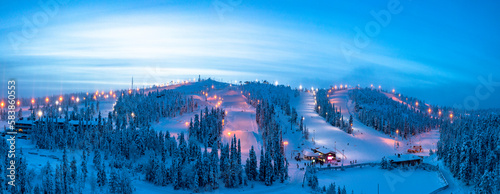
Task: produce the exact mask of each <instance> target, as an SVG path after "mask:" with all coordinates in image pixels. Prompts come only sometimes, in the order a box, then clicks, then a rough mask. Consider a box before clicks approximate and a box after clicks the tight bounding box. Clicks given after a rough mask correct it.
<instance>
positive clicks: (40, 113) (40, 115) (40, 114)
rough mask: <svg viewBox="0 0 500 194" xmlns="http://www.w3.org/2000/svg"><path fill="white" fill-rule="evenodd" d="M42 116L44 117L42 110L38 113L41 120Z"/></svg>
mask: <svg viewBox="0 0 500 194" xmlns="http://www.w3.org/2000/svg"><path fill="white" fill-rule="evenodd" d="M42 115H43V113H42V111H41V110H39V111H38V117H40V118H41V117H42Z"/></svg>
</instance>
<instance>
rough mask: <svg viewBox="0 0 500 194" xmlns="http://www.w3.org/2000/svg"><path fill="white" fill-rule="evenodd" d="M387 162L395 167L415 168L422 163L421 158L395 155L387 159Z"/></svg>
mask: <svg viewBox="0 0 500 194" xmlns="http://www.w3.org/2000/svg"><path fill="white" fill-rule="evenodd" d="M387 161H389V163H390V164H391V165H392V164H393V165H396V166H415V165H418V164H420V163H422V158H420V157H418V156H415V155H413V154H396V155H394V156H389V157H387Z"/></svg>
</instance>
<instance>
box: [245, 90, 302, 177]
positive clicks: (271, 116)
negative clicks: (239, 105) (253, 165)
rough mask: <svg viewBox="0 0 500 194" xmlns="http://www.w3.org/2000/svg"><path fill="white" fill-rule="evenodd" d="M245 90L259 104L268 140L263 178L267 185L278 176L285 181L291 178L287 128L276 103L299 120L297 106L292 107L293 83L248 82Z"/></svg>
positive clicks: (258, 118)
mask: <svg viewBox="0 0 500 194" xmlns="http://www.w3.org/2000/svg"><path fill="white" fill-rule="evenodd" d="M243 92H244V93H245V96H246V97H247V99H248V101H249V103H250V104H252V105H254V106H255V107H256V118H255V119H256V122H257V124H258V125H259V132H260V133H261V134H262V140H263V142H264V143H263V144H264V148H265V150H263V149H262V150H261V160H260V168H259V179H260V180H261V181H264V182H265V184H266V185H271V184H272V183H273V181H275V180H279V181H280V182H284V181H285V180H286V179H287V178H288V162H287V161H286V157H285V153H284V145H283V129H282V126H281V125H280V123H279V121H277V120H276V119H277V114H276V110H275V107H277V108H280V110H281V111H283V112H284V113H285V115H287V116H292V115H295V116H293V117H291V118H290V119H289V122H290V123H297V116H296V115H297V113H296V112H294V113H293V114H292V111H294V110H295V109H292V108H291V107H290V95H292V94H294V91H292V90H291V89H290V87H285V86H275V85H271V84H266V83H258V82H252V83H249V84H245V85H244V88H243ZM277 94H281V95H277ZM264 151H265V152H264ZM263 166H264V168H262V167H263Z"/></svg>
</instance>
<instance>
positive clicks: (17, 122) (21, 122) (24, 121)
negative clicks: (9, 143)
mask: <svg viewBox="0 0 500 194" xmlns="http://www.w3.org/2000/svg"><path fill="white" fill-rule="evenodd" d="M16 124H33V120H27V119H23V120H18V121H16Z"/></svg>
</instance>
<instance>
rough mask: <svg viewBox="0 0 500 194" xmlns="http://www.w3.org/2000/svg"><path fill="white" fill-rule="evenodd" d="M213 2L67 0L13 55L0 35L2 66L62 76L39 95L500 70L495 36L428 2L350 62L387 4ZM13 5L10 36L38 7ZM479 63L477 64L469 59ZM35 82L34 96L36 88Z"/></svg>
mask: <svg viewBox="0 0 500 194" xmlns="http://www.w3.org/2000/svg"><path fill="white" fill-rule="evenodd" d="M213 2H214V1H199V2H169V3H167V5H163V4H162V5H159V6H156V5H157V4H156V2H149V1H147V2H143V3H137V2H133V1H125V2H123V3H122V4H120V5H116V4H112V3H110V2H100V1H89V2H77V1H70V2H69V3H68V4H67V5H65V6H61V7H60V11H59V12H58V14H57V15H56V16H54V17H53V18H50V21H49V22H48V24H47V25H45V26H43V27H41V28H39V29H38V33H37V34H36V36H35V37H33V38H30V39H29V41H28V42H26V43H25V44H23V45H22V46H21V47H20V50H18V51H17V52H14V51H13V50H12V48H11V45H10V44H9V42H8V41H4V42H0V50H1V51H2V54H0V63H2V67H3V71H4V74H5V72H9V75H11V76H12V75H13V76H14V77H16V78H18V79H19V80H20V81H21V82H27V83H32V84H30V85H32V86H30V87H39V86H40V85H38V84H39V82H40V83H54V82H55V83H57V84H56V85H57V86H58V87H56V89H55V90H50V89H45V87H41V86H40V87H39V88H44V90H43V91H42V92H41V95H46V94H49V93H53V92H54V91H56V92H63V90H67V89H68V88H74V85H75V84H76V83H82V85H80V86H79V87H78V88H85V87H89V88H90V89H91V90H93V89H109V88H111V87H123V86H126V85H127V84H128V82H129V79H130V77H132V76H134V77H137V78H139V77H150V75H151V74H154V77H155V78H158V79H157V80H165V81H167V80H176V79H181V78H192V77H194V76H197V75H198V74H201V75H205V76H214V77H220V78H223V79H225V80H227V81H229V80H255V79H267V80H278V81H279V82H280V83H288V84H292V85H298V84H304V85H306V84H309V85H316V87H317V86H320V87H326V86H329V85H330V84H334V83H339V82H343V83H350V84H352V85H355V84H370V83H374V84H377V85H379V84H380V85H383V86H387V87H395V88H410V89H409V90H408V91H409V92H410V93H411V88H414V89H415V91H417V90H416V89H418V90H421V89H422V88H432V89H436V88H443V87H449V86H452V85H455V84H456V83H466V84H472V85H473V84H476V83H477V80H476V77H477V76H478V75H483V74H484V73H488V72H499V71H498V67H497V66H496V65H494V64H497V63H498V62H499V61H500V60H499V57H498V55H495V54H494V52H493V51H491V49H494V48H495V46H492V45H494V44H493V43H495V42H498V38H495V39H493V40H491V42H492V43H488V42H485V41H484V40H482V39H481V38H477V39H476V40H475V41H471V40H468V39H467V37H476V35H477V32H475V31H468V32H464V34H465V35H464V34H462V33H453V32H455V31H454V30H463V29H466V27H464V26H463V25H479V24H462V25H457V23H456V22H452V21H449V22H448V23H446V24H445V23H444V20H446V19H448V20H449V19H450V18H449V16H448V15H447V14H452V13H449V12H450V11H449V10H443V11H442V13H437V12H436V11H438V10H439V9H437V8H433V7H431V8H429V7H428V6H430V5H431V2H427V1H423V2H419V3H414V2H411V3H412V4H410V2H406V1H401V3H402V5H403V6H404V10H403V12H402V13H401V14H399V15H395V16H393V17H392V20H391V23H390V25H388V26H387V27H385V28H382V29H381V32H380V35H378V36H375V37H371V41H370V44H369V46H367V47H366V48H363V49H360V51H361V52H360V53H358V54H355V55H353V56H352V57H351V58H352V60H351V61H346V60H345V56H344V54H343V52H342V50H341V45H342V44H345V43H347V44H350V45H353V44H354V43H353V39H354V38H355V37H356V32H355V31H354V30H353V29H354V28H355V27H361V28H363V27H364V25H365V24H366V23H367V22H370V21H373V20H374V18H373V17H372V16H371V15H370V11H371V10H375V11H378V10H381V9H384V8H385V7H386V3H380V4H378V3H375V2H372V3H368V4H362V3H360V2H326V1H320V2H311V3H304V2H295V1H292V2H288V1H287V2H288V3H284V2H281V3H283V4H280V3H279V2H267V3H266V2H264V1H251V2H250V1H248V2H247V1H243V2H242V3H241V4H238V6H233V8H234V9H233V10H232V11H229V12H226V13H225V14H226V15H225V16H224V19H223V20H221V19H220V18H219V15H218V13H217V11H216V10H215V9H214V7H213ZM14 3H15V2H14ZM15 6H16V7H19V10H21V11H18V12H14V11H12V10H5V11H6V12H5V13H4V15H5V14H8V15H9V16H10V17H3V18H4V19H3V20H2V21H3V23H5V26H4V28H2V29H0V35H2V36H4V37H6V36H7V35H8V34H9V33H11V32H19V31H20V30H21V29H22V26H23V23H22V18H23V17H25V16H28V17H29V16H31V15H33V13H37V11H39V10H40V7H37V6H36V4H34V3H31V4H30V3H23V5H17V4H16V5H15ZM426 6H427V7H426ZM7 7H8V5H7ZM424 11H425V12H424ZM419 13H420V14H419ZM421 13H431V15H432V14H433V15H432V16H428V15H425V14H424V15H422V14H421ZM440 14H441V15H443V16H442V17H437V18H436V16H441V15H440ZM451 18H453V17H451ZM483 23H486V22H483ZM476 28H478V27H476ZM495 31H496V32H498V28H497V27H495V28H493V29H492V30H491V31H488V32H486V33H485V37H490V36H489V34H491V33H493V32H495ZM485 50H487V51H485ZM478 63H481V67H482V68H474V67H473V66H474V65H477V64H478ZM151 72H153V73H151ZM183 76H184V77H183ZM146 80H151V79H149V78H147V79H146ZM146 82H147V81H146ZM150 84H154V83H150ZM31 90H32V91H30V92H25V93H26V95H27V96H29V95H36V94H35V93H37V92H35V91H34V90H36V89H31ZM417 96H418V94H417ZM424 97H425V96H424Z"/></svg>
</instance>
